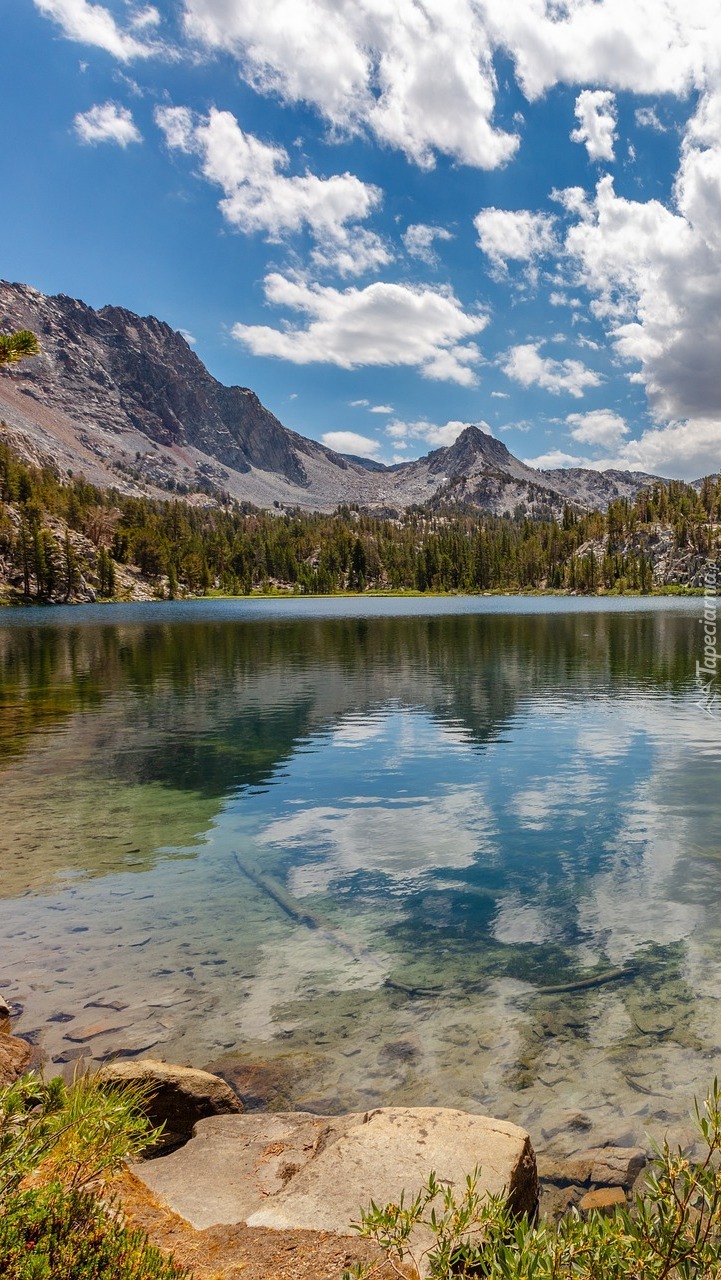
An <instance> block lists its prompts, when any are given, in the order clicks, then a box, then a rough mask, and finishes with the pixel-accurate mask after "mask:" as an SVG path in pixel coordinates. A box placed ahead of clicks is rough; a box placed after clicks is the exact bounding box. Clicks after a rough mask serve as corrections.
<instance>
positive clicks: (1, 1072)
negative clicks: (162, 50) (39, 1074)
mask: <svg viewBox="0 0 721 1280" xmlns="http://www.w3.org/2000/svg"><path fill="white" fill-rule="evenodd" d="M32 1063H33V1047H32V1045H30V1044H28V1042H27V1040H21V1039H20V1038H19V1037H18V1036H11V1035H8V1034H6V1033H5V1034H3V1033H2V1032H0V1088H2V1087H3V1086H5V1085H8V1084H14V1083H15V1081H16V1080H19V1079H20V1077H21V1076H23V1075H25V1073H26V1071H29V1070H30V1068H31V1066H32Z"/></svg>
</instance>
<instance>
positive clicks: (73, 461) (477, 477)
mask: <svg viewBox="0 0 721 1280" xmlns="http://www.w3.org/2000/svg"><path fill="white" fill-rule="evenodd" d="M20 328H28V329H31V330H33V332H35V333H37V335H38V337H39V339H40V346H41V355H39V356H38V357H37V358H35V359H33V360H28V361H24V362H23V363H22V364H21V365H18V366H17V367H16V368H14V369H12V370H11V371H7V370H6V371H5V372H4V373H3V376H2V378H1V379H0V419H3V420H4V421H5V422H6V424H7V428H8V433H9V434H8V438H9V439H10V441H11V443H12V444H13V445H14V446H15V447H16V448H18V449H20V451H21V452H22V453H23V454H24V456H26V457H27V458H28V459H29V460H31V461H42V460H48V459H49V460H51V461H53V462H54V463H55V464H56V466H58V467H60V468H62V469H63V470H68V469H72V470H74V471H82V472H83V473H84V474H85V475H86V476H87V477H88V479H90V480H92V481H93V482H94V483H97V484H101V485H103V484H104V485H109V484H112V485H115V486H117V487H120V488H121V489H123V490H124V491H126V492H147V491H151V492H152V491H155V492H160V493H163V492H164V491H166V492H167V490H168V489H170V490H171V491H173V492H177V490H178V487H179V486H180V491H181V492H183V493H185V492H188V491H193V490H198V491H199V492H201V493H203V492H205V493H207V492H208V491H209V490H210V491H214V492H216V493H217V491H218V490H219V489H220V490H226V491H228V492H230V493H231V495H232V496H233V497H234V498H237V499H239V500H244V501H247V502H250V503H253V504H254V505H256V506H260V507H272V506H273V505H274V503H275V504H283V505H286V506H301V507H304V508H306V509H309V510H316V511H328V510H333V509H334V508H335V507H336V506H337V505H338V504H339V503H357V504H359V505H360V506H363V507H366V508H368V509H370V510H374V511H378V512H379V513H380V512H384V513H386V514H396V513H398V512H400V511H402V510H404V509H405V508H407V507H408V506H411V505H412V504H421V505H424V504H427V503H432V504H433V505H434V506H436V507H438V508H439V509H444V508H447V507H448V506H453V505H462V506H465V507H467V508H469V509H472V510H481V511H485V512H492V513H493V514H496V515H501V514H508V513H513V512H515V511H516V510H517V509H518V508H522V509H523V510H525V511H526V512H528V513H531V514H544V515H548V514H553V515H559V514H560V512H561V510H562V507H563V504H564V502H566V501H572V502H576V503H579V504H580V505H582V506H586V507H598V508H604V507H606V506H607V505H608V503H609V501H610V500H611V499H612V498H615V497H618V496H633V494H635V493H636V492H638V490H639V489H640V488H641V487H644V486H645V485H646V484H647V483H648V481H649V479H650V478H651V477H648V476H639V475H635V474H632V473H629V472H607V473H599V472H596V471H585V470H582V469H577V470H573V471H563V470H560V471H559V470H557V471H536V470H534V469H533V468H532V467H528V466H526V465H525V464H524V463H522V462H520V461H519V460H518V458H515V457H514V456H513V454H511V453H509V451H508V449H507V448H506V446H505V445H504V444H503V443H502V442H501V441H500V440H496V439H494V438H493V437H491V436H489V435H488V434H487V433H486V432H484V431H482V430H480V429H479V428H478V427H475V426H470V427H468V428H466V430H465V431H463V432H462V433H461V435H460V436H459V438H458V439H457V440H456V441H455V442H454V443H453V444H452V445H450V446H448V447H447V448H442V449H436V450H434V451H433V452H432V453H430V454H428V455H427V457H425V458H419V459H416V460H415V461H412V462H407V463H402V464H399V465H396V466H393V467H382V466H380V465H379V464H377V463H376V464H372V463H368V462H367V461H362V460H358V459H354V458H345V457H342V456H341V455H340V454H337V453H334V452H333V451H332V450H331V449H327V448H325V446H323V445H321V444H319V443H318V442H316V441H314V440H308V439H305V438H304V437H303V436H300V435H297V434H296V433H295V432H293V431H289V430H288V429H287V428H286V427H284V426H283V424H282V423H281V422H279V420H278V419H277V418H276V417H275V416H274V415H273V414H272V413H270V412H269V410H268V409H266V408H265V407H264V406H263V405H262V404H261V403H260V401H259V399H258V397H257V396H256V395H255V394H254V392H252V391H250V390H249V389H248V388H247V387H226V386H223V385H222V384H221V383H220V382H218V381H217V380H216V379H215V378H213V377H212V375H211V374H210V373H209V372H208V370H207V369H206V368H205V366H204V365H203V363H202V361H201V360H199V358H198V357H197V356H196V354H195V353H194V352H193V351H192V350H191V348H190V347H189V346H188V343H187V342H186V340H185V338H184V337H183V336H182V334H180V333H178V332H176V331H175V330H173V329H171V328H170V326H169V325H167V324H165V323H164V322H163V321H161V320H157V319H156V318H155V317H154V316H145V317H141V316H137V315H134V314H133V312H131V311H127V310H125V309H124V308H122V307H115V306H106V307H102V308H101V309H100V310H98V311H96V310H94V309H93V308H92V307H89V306H87V305H86V304H85V303H83V302H80V301H78V300H77V299H75V298H70V297H66V296H65V295H63V294H60V295H58V296H57V297H46V296H45V295H44V294H42V293H39V292H38V291H37V290H36V289H32V288H30V287H29V286H27V285H22V284H8V283H6V282H3V281H0V332H4V331H5V332H8V331H12V330H14V329H20ZM338 425H339V426H343V425H344V424H343V422H340V423H339V424H338Z"/></svg>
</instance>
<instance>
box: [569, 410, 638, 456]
mask: <svg viewBox="0 0 721 1280" xmlns="http://www.w3.org/2000/svg"><path fill="white" fill-rule="evenodd" d="M566 422H567V423H568V425H569V427H570V428H571V435H572V437H573V439H574V440H578V441H579V443H580V444H595V445H601V446H603V447H604V448H606V449H610V448H613V446H614V445H617V444H620V443H621V441H622V440H623V437H624V436H627V435H628V433H629V429H628V426H627V425H626V423H625V421H624V419H623V418H622V417H621V415H620V414H618V413H615V412H614V411H613V409H591V410H590V411H589V412H588V413H569V415H568V417H567V418H566Z"/></svg>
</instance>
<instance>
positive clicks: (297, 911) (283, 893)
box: [233, 853, 442, 996]
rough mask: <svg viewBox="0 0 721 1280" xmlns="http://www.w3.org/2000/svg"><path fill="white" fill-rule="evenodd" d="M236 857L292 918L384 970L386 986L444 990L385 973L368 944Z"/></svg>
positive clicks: (411, 991)
mask: <svg viewBox="0 0 721 1280" xmlns="http://www.w3.org/2000/svg"><path fill="white" fill-rule="evenodd" d="M233 857H234V858H235V861H236V863H237V865H238V868H239V870H240V871H242V873H243V875H244V876H247V877H248V879H249V880H251V881H252V882H253V884H254V885H255V886H256V887H257V888H258V889H261V890H262V891H263V893H267V894H268V897H269V898H272V899H273V901H274V902H275V903H277V905H278V906H279V907H280V908H281V910H283V911H285V914H286V915H287V916H290V918H291V920H296V921H297V922H298V924H303V925H305V927H306V928H307V929H314V930H316V931H317V932H318V933H319V934H320V935H321V937H323V938H325V939H326V940H327V941H328V942H333V943H335V945H336V946H338V947H342V949H343V950H344V951H347V952H348V955H350V956H351V957H352V958H353V960H355V961H356V963H358V962H359V961H360V960H365V961H366V962H367V963H368V964H371V965H372V966H373V967H374V968H376V969H377V970H378V972H379V973H382V974H383V985H384V986H386V987H390V989H391V990H392V991H402V992H403V994H404V995H407V996H439V995H440V994H441V992H442V988H441V987H415V986H410V985H407V984H406V983H405V982H396V981H395V980H394V979H393V978H388V977H386V976H385V970H384V969H383V968H382V966H381V965H380V964H379V963H378V961H377V959H376V957H375V956H374V955H373V954H372V953H371V952H370V951H368V950H367V949H366V948H365V947H357V946H356V945H355V943H354V942H353V940H352V938H349V937H348V935H347V934H345V933H343V931H342V930H341V929H336V927H335V925H332V924H331V923H330V921H329V920H326V919H325V918H324V917H323V916H321V915H318V913H317V912H315V911H310V910H309V909H308V908H307V907H304V906H303V904H302V903H300V902H299V901H298V899H297V898H294V897H293V894H292V893H288V890H287V889H284V888H283V885H282V884H280V883H279V882H278V881H277V880H274V879H273V877H272V876H269V875H266V873H265V872H264V871H261V870H260V868H259V867H258V866H256V864H255V863H254V862H251V861H250V860H249V859H247V858H241V857H240V854H238V853H234V854H233Z"/></svg>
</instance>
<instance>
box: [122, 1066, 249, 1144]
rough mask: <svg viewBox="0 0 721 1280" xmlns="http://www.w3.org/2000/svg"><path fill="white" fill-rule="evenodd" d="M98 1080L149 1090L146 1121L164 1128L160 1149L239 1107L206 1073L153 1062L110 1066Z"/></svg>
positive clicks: (227, 1088) (218, 1081)
mask: <svg viewBox="0 0 721 1280" xmlns="http://www.w3.org/2000/svg"><path fill="white" fill-rule="evenodd" d="M97 1078H98V1080H99V1081H100V1082H101V1083H102V1081H108V1082H120V1083H131V1084H143V1085H150V1086H151V1090H152V1092H151V1095H150V1099H149V1102H148V1107H147V1111H148V1117H149V1119H150V1120H151V1121H152V1122H153V1124H157V1125H160V1124H162V1125H165V1132H164V1134H163V1139H162V1142H163V1145H166V1146H171V1145H172V1146H177V1145H178V1143H180V1142H184V1141H186V1140H187V1139H188V1138H189V1137H190V1135H191V1133H192V1132H193V1126H194V1125H195V1124H197V1122H198V1121H199V1120H203V1119H205V1118H206V1117H207V1116H225V1115H234V1114H237V1113H239V1112H241V1111H242V1110H243V1104H242V1102H241V1100H240V1098H239V1097H238V1095H237V1094H235V1093H233V1090H232V1089H231V1088H230V1085H228V1084H226V1083H225V1080H221V1079H220V1078H219V1077H218V1076H214V1075H211V1074H210V1072H209V1071H199V1070H198V1069H197V1068H196V1067H178V1066H175V1065H174V1064H173V1063H170V1062H157V1061H156V1060H155V1059H154V1058H138V1059H135V1060H134V1061H132V1062H128V1061H122V1062H113V1063H110V1064H109V1065H108V1066H106V1067H103V1068H102V1069H101V1070H100V1071H99V1072H98V1077H97Z"/></svg>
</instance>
